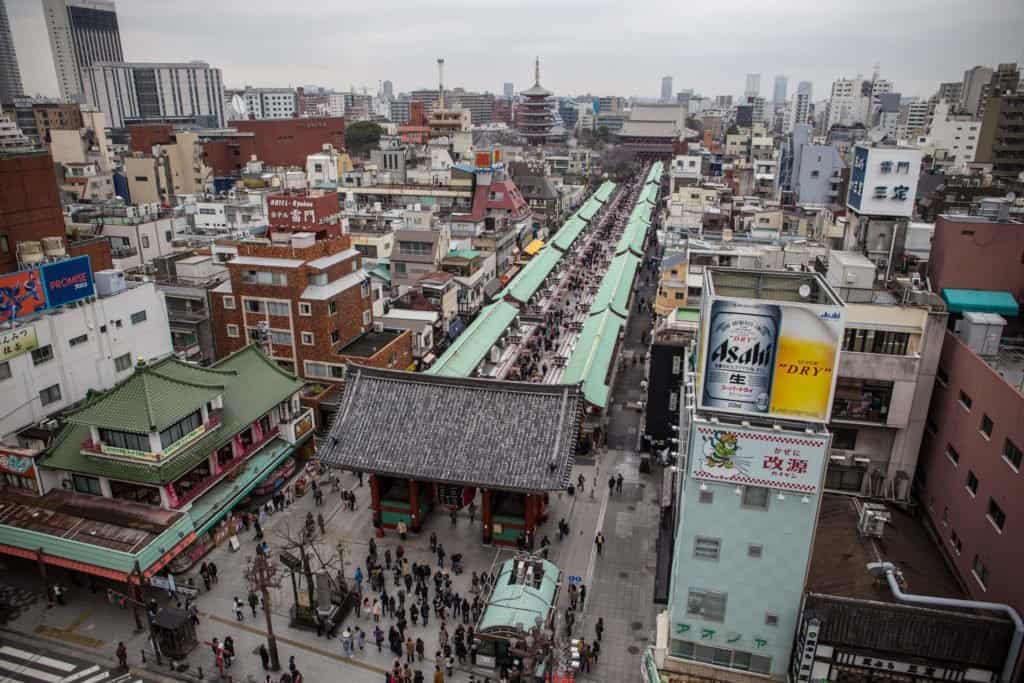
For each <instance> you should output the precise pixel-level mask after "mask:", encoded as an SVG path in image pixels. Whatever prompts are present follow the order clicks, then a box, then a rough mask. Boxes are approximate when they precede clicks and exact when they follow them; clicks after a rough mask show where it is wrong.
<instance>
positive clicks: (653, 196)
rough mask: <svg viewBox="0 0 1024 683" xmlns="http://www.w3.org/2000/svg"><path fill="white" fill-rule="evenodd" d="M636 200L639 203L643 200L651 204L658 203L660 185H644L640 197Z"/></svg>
mask: <svg viewBox="0 0 1024 683" xmlns="http://www.w3.org/2000/svg"><path fill="white" fill-rule="evenodd" d="M636 201H637V204H639V203H641V202H648V203H649V204H657V203H658V186H657V185H647V186H646V187H644V189H643V190H642V191H641V192H640V198H639V199H637V200H636Z"/></svg>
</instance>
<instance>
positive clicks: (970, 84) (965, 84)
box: [960, 66, 993, 114]
mask: <svg viewBox="0 0 1024 683" xmlns="http://www.w3.org/2000/svg"><path fill="white" fill-rule="evenodd" d="M992 73H993V71H992V69H990V68H988V67H987V66H976V67H974V68H971V69H968V70H967V71H965V72H964V79H963V81H962V82H961V84H960V111H962V112H964V113H967V114H977V113H978V105H979V104H980V103H981V95H982V89H983V88H984V87H985V86H986V85H988V84H989V82H990V81H991V80H992Z"/></svg>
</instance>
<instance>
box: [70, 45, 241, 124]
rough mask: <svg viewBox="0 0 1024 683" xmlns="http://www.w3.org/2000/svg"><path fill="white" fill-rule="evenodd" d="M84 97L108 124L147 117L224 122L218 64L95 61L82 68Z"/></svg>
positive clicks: (175, 120)
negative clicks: (101, 113)
mask: <svg viewBox="0 0 1024 683" xmlns="http://www.w3.org/2000/svg"><path fill="white" fill-rule="evenodd" d="M84 82H85V95H86V98H87V101H88V102H89V103H90V104H92V105H93V106H95V107H98V108H99V110H100V111H102V112H103V113H104V114H105V115H106V117H107V121H108V122H109V123H110V126H111V127H112V128H121V127H123V126H126V125H128V124H131V123H144V122H147V121H153V122H166V123H181V124H194V125H197V126H204V127H208V128H218V127H221V126H223V125H224V86H223V83H222V82H221V73H220V69H215V68H211V67H210V65H209V64H207V63H206V62H201V61H193V62H176V63H171V62H152V63H149V62H132V63H127V62H120V61H118V62H112V61H101V62H95V63H93V64H92V66H90V67H88V68H86V69H85V70H84Z"/></svg>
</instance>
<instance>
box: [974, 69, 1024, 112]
mask: <svg viewBox="0 0 1024 683" xmlns="http://www.w3.org/2000/svg"><path fill="white" fill-rule="evenodd" d="M1020 82H1021V81H1020V69H1018V68H1017V63H1016V62H1009V63H1006V64H1000V65H999V66H998V67H997V68H996V70H995V71H993V72H992V77H991V78H990V79H989V82H988V83H987V84H986V85H983V86H982V88H981V98H980V99H979V100H978V118H979V119H983V118H985V107H986V105H987V104H988V101H989V99H990V98H992V97H996V96H1001V95H1012V94H1014V93H1016V92H1017V89H1018V88H1019V87H1020Z"/></svg>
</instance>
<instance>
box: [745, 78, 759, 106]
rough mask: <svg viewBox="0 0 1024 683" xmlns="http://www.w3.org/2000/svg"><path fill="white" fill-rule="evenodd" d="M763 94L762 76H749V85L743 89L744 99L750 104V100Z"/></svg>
mask: <svg viewBox="0 0 1024 683" xmlns="http://www.w3.org/2000/svg"><path fill="white" fill-rule="evenodd" d="M760 94H761V74H747V85H746V87H745V88H744V89H743V97H745V98H746V100H747V101H748V102H749V101H750V98H752V97H757V96H758V95H760Z"/></svg>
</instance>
